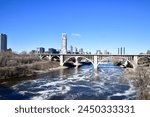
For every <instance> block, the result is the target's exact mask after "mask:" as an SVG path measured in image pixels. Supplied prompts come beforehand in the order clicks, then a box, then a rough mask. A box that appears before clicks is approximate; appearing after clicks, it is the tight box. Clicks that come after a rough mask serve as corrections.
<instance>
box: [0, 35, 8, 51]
mask: <svg viewBox="0 0 150 117" xmlns="http://www.w3.org/2000/svg"><path fill="white" fill-rule="evenodd" d="M5 51H7V35H6V34H0V52H5Z"/></svg>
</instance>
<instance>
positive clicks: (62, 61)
mask: <svg viewBox="0 0 150 117" xmlns="http://www.w3.org/2000/svg"><path fill="white" fill-rule="evenodd" d="M63 65H64V56H63V55H60V66H63Z"/></svg>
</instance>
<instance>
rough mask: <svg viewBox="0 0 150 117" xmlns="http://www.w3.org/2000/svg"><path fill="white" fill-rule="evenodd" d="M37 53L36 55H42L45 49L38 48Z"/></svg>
mask: <svg viewBox="0 0 150 117" xmlns="http://www.w3.org/2000/svg"><path fill="white" fill-rule="evenodd" d="M37 52H38V53H44V52H45V48H43V47H39V48H37Z"/></svg>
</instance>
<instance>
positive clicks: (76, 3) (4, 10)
mask: <svg viewBox="0 0 150 117" xmlns="http://www.w3.org/2000/svg"><path fill="white" fill-rule="evenodd" d="M0 3H1V4H2V7H1V8H0V14H1V16H2V17H1V18H0V32H1V33H5V34H7V35H8V48H12V50H13V51H17V52H21V51H24V50H25V51H31V50H32V49H35V48H37V47H44V48H56V49H61V34H62V33H63V32H66V33H67V39H68V40H67V41H68V46H67V48H70V46H71V45H73V46H75V47H77V48H83V49H84V50H85V51H89V52H92V53H95V52H96V51H97V50H101V51H104V50H108V51H110V52H112V53H114V54H115V53H116V54H117V52H118V50H117V49H118V47H126V53H127V54H138V53H141V52H146V51H147V50H148V49H150V48H149V43H150V22H149V21H150V8H149V6H150V1H148V0H122V1H119V0H82V1H81V0H72V1H69V0H51V1H49V0H44V1H42V0H22V1H19V0H12V1H9V0H0Z"/></svg>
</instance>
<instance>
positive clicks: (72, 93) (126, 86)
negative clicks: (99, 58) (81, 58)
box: [0, 64, 136, 100]
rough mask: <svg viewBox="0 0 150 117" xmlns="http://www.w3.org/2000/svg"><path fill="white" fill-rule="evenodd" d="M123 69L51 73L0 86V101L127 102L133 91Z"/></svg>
mask: <svg viewBox="0 0 150 117" xmlns="http://www.w3.org/2000/svg"><path fill="white" fill-rule="evenodd" d="M123 70H124V69H123V68H120V67H118V66H114V65H112V64H101V65H99V66H98V71H97V75H95V73H94V71H93V67H92V65H83V66H81V67H79V68H67V69H61V70H57V71H53V72H50V73H47V74H43V75H39V76H38V77H32V78H23V79H14V80H13V81H12V80H11V81H7V82H3V83H1V84H2V86H1V87H0V99H29V100H30V99H31V100H43V99H44V100H117V99H119V100H124V99H125V100H129V99H131V100H132V99H136V90H135V89H134V87H133V86H132V84H131V83H130V81H129V80H127V78H125V77H124V76H123Z"/></svg>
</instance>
